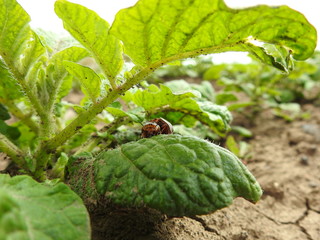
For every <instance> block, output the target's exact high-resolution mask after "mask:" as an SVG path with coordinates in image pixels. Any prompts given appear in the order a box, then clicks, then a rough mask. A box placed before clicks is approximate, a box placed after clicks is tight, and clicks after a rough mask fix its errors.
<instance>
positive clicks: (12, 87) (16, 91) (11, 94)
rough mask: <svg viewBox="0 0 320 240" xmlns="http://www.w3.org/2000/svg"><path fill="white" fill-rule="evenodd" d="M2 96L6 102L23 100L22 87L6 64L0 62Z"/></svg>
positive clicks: (0, 93) (0, 92)
mask: <svg viewBox="0 0 320 240" xmlns="http://www.w3.org/2000/svg"><path fill="white" fill-rule="evenodd" d="M0 79H1V81H0V96H1V97H2V98H4V99H6V100H13V99H18V98H21V97H22V96H23V95H22V91H21V88H20V85H18V84H17V83H16V81H15V80H14V78H13V77H12V75H11V74H10V72H9V70H8V68H7V67H6V66H5V64H4V62H3V61H2V60H0Z"/></svg>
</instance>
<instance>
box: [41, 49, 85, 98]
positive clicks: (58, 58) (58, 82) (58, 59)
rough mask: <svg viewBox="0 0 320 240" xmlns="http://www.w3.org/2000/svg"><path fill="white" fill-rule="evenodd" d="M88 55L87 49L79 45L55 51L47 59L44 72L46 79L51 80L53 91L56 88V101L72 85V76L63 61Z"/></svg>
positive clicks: (79, 58) (74, 59)
mask: <svg viewBox="0 0 320 240" xmlns="http://www.w3.org/2000/svg"><path fill="white" fill-rule="evenodd" d="M88 55H89V53H88V51H87V50H86V49H84V48H81V47H69V48H66V49H63V50H62V51H59V52H57V53H55V54H54V55H53V56H52V57H51V58H50V60H49V63H48V66H47V69H46V72H47V76H48V81H50V82H52V85H53V86H54V87H53V88H54V89H55V90H54V91H55V92H57V89H58V93H57V96H58V99H57V100H58V101H60V99H61V98H63V97H64V96H66V95H67V94H68V93H69V91H70V89H71V87H72V77H70V76H68V72H67V71H66V68H65V66H64V63H63V61H71V62H78V61H80V60H81V59H83V58H85V57H87V56H88Z"/></svg>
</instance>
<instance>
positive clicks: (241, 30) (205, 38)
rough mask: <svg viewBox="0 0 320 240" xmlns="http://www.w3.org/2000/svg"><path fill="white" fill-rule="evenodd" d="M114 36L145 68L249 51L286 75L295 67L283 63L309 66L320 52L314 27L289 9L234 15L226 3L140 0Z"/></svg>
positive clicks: (123, 12)
mask: <svg viewBox="0 0 320 240" xmlns="http://www.w3.org/2000/svg"><path fill="white" fill-rule="evenodd" d="M110 32H111V33H112V34H114V35H115V36H116V37H118V38H119V39H120V40H122V42H123V44H124V47H125V51H126V53H127V54H128V55H129V56H130V57H131V59H132V60H133V61H134V62H135V63H136V64H138V65H141V66H151V65H152V64H153V65H158V64H159V65H161V64H163V63H166V62H169V61H173V60H176V59H181V58H186V57H193V56H197V55H201V54H208V53H218V52H225V51H246V52H252V53H255V55H256V56H257V57H258V58H259V59H260V60H262V61H264V62H266V63H268V64H272V65H274V66H275V67H278V68H280V69H281V70H287V69H289V67H290V66H289V65H290V62H286V61H283V59H290V55H291V53H292V54H293V57H294V58H295V59H297V60H304V59H306V58H308V57H309V56H310V55H311V54H312V53H313V50H314V48H315V46H316V30H315V29H314V27H313V26H312V25H311V24H310V23H309V22H308V21H307V20H306V19H305V17H304V16H303V15H302V14H301V13H299V12H297V11H294V10H292V9H290V8H289V7H286V6H280V7H268V6H264V5H261V6H257V7H251V8H246V9H241V10H235V9H231V8H229V7H227V6H226V5H225V3H224V1H223V0H176V1H172V0H140V1H139V2H138V3H137V4H136V5H135V6H133V7H131V8H127V9H123V10H121V11H120V12H119V13H118V14H117V16H116V19H115V21H114V23H113V25H112V27H111V30H110ZM257 42H258V44H256V43H257ZM263 43H269V44H274V45H275V46H276V49H277V51H270V48H268V49H266V48H264V45H263ZM261 45H262V46H261ZM280 49H281V50H280ZM279 51H280V52H281V54H282V55H283V56H282V57H281V61H280V62H278V59H279V58H278V56H274V55H273V53H274V54H276V55H278V54H279Z"/></svg>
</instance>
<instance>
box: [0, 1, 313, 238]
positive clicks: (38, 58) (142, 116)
mask: <svg viewBox="0 0 320 240" xmlns="http://www.w3.org/2000/svg"><path fill="white" fill-rule="evenodd" d="M54 9H55V12H56V14H57V15H58V16H59V17H60V18H61V19H62V22H63V26H64V28H65V29H66V30H67V31H68V32H69V33H70V34H71V35H72V37H73V38H74V39H75V40H76V41H69V42H68V43H66V44H62V45H64V47H63V48H62V49H60V48H59V47H58V46H61V43H60V45H59V44H55V43H57V41H55V39H52V38H50V36H49V35H48V34H44V32H43V31H35V30H33V29H31V28H30V26H29V21H30V17H29V15H28V14H27V13H26V12H25V11H24V9H23V8H22V7H21V6H20V5H19V4H18V3H17V2H16V1H15V0H0V31H1V35H0V55H1V61H0V124H1V129H0V150H1V151H2V152H4V153H5V154H7V155H8V156H9V157H10V159H11V160H12V165H14V166H15V167H16V168H18V171H16V172H14V171H12V172H10V171H9V173H10V174H11V175H7V174H1V175H0V239H90V224H89V217H88V214H87V210H86V207H85V205H84V203H83V201H84V202H86V201H87V200H88V199H90V200H91V201H93V200H95V199H96V200H97V199H98V198H100V197H102V196H103V197H105V198H107V200H108V201H109V202H110V203H113V204H118V205H119V206H124V207H135V208H140V207H149V208H153V209H157V210H159V211H160V212H162V213H163V214H167V215H170V216H191V215H196V214H207V213H210V212H213V211H215V210H217V209H220V208H223V207H226V206H228V205H230V204H231V203H232V201H233V199H234V198H235V197H243V198H245V199H247V200H249V201H251V202H257V201H258V200H259V198H260V196H261V194H262V190H261V188H260V186H259V184H258V183H257V181H256V180H255V178H254V177H253V175H252V174H251V173H250V172H249V171H248V170H247V168H246V167H245V166H244V165H243V164H242V162H241V161H240V160H239V159H238V158H237V157H236V156H235V155H234V154H232V153H231V152H229V151H228V150H226V149H224V148H222V147H220V146H217V145H215V144H213V143H211V142H208V141H206V140H203V139H201V138H198V137H194V136H185V135H179V134H170V135H166V134H161V135H158V136H153V137H151V138H143V139H139V135H140V134H139V133H138V134H134V133H135V132H134V131H131V130H130V129H136V128H137V126H140V127H139V128H141V125H139V124H141V123H143V122H145V121H147V120H150V119H151V118H152V117H156V116H160V115H161V114H164V113H165V114H166V117H167V118H168V119H167V120H169V119H170V121H172V122H173V123H174V124H183V125H185V126H187V127H193V126H195V125H196V124H201V125H205V126H207V127H208V128H210V129H211V130H212V131H213V132H215V133H216V134H219V135H224V134H225V133H226V132H227V131H228V130H229V124H230V122H231V120H232V116H231V114H230V112H229V111H228V109H227V108H226V107H225V106H220V105H217V104H216V103H215V102H214V101H213V100H212V99H210V92H206V91H201V89H199V88H198V89H189V90H186V91H179V89H176V90H174V88H173V87H172V86H171V88H170V87H169V86H166V85H159V86H156V85H152V84H151V85H148V83H146V82H144V80H145V79H147V77H148V76H150V75H151V74H152V73H153V72H154V71H156V70H157V69H159V68H161V67H162V66H164V65H166V64H169V63H171V62H175V61H179V60H181V59H185V58H192V57H196V56H199V55H203V54H212V53H220V52H226V51H244V52H249V53H251V54H253V55H255V57H256V58H258V59H259V60H261V61H262V62H263V63H265V64H267V65H271V66H273V67H275V68H278V69H281V70H282V71H290V70H291V66H292V60H293V59H296V60H305V59H307V58H308V57H309V56H311V55H312V53H313V51H314V48H315V45H316V31H315V29H314V28H313V26H312V25H310V24H309V23H308V21H307V20H306V19H305V17H304V16H303V15H302V14H301V13H299V12H296V11H294V10H292V9H290V8H288V7H286V6H281V7H269V6H265V5H262V6H256V7H251V8H246V9H241V10H237V9H231V8H229V7H228V6H226V4H225V3H224V2H223V1H222V0H204V1H203V0H188V1H180V0H173V1H172V0H161V1H160V0H140V1H138V2H137V4H136V5H135V6H133V7H131V8H127V9H123V10H121V11H119V12H118V14H117V15H116V18H115V21H114V22H113V24H112V25H111V26H110V25H109V24H108V23H107V22H106V21H105V20H104V19H102V18H100V17H99V16H98V15H97V14H96V13H95V12H94V11H92V10H89V9H87V8H85V7H83V6H81V5H78V4H74V3H71V2H68V1H66V0H57V1H56V2H55V6H54ZM191 16H192V17H191ZM36 32H37V33H36ZM86 57H90V58H92V59H94V61H95V63H96V65H97V67H96V68H91V67H88V66H85V65H83V64H80V63H79V62H80V61H81V60H82V59H84V58H86ZM128 58H129V59H130V61H131V62H132V64H131V65H132V68H130V69H128V64H124V59H128ZM74 81H78V82H79V83H80V86H81V90H82V92H83V93H84V96H85V97H84V98H83V99H82V101H81V103H79V104H72V103H68V102H65V101H64V100H63V97H65V96H66V95H67V94H68V93H69V92H70V90H71V88H72V83H73V82H74ZM204 89H205V88H204ZM202 90H203V89H202ZM201 93H202V95H201ZM205 94H207V97H203V95H205ZM208 96H209V97H208ZM67 108H72V109H74V110H75V111H76V113H77V116H76V117H75V118H73V119H71V120H70V119H67V118H66V117H65V113H66V109H67ZM10 116H13V117H14V118H15V119H16V120H17V121H15V122H13V123H12V122H11V123H10V124H9V123H8V121H6V120H8V119H9V118H10ZM98 122H104V124H105V126H104V127H103V128H102V129H100V130H97V123H98ZM125 130H126V131H125ZM121 134H123V135H121ZM126 134H127V135H126ZM121 136H122V137H121ZM125 142H127V143H125ZM14 175H18V176H14ZM71 189H72V190H71Z"/></svg>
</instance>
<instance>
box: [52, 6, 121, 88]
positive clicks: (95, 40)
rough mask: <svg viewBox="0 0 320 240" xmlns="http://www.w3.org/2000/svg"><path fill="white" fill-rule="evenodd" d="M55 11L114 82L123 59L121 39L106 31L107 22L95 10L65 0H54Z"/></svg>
mask: <svg viewBox="0 0 320 240" xmlns="http://www.w3.org/2000/svg"><path fill="white" fill-rule="evenodd" d="M55 12H56V14H57V15H58V16H59V17H60V18H61V19H62V20H63V26H64V28H65V29H66V30H67V31H69V32H70V34H71V35H72V36H73V37H74V38H76V39H77V40H78V41H79V42H80V43H81V44H82V45H83V46H84V47H86V48H87V49H88V50H89V51H90V52H91V53H92V55H93V57H94V58H95V59H96V61H97V63H98V64H99V65H100V67H101V69H102V70H103V72H104V74H105V75H106V77H107V78H108V79H109V81H110V82H111V83H113V82H114V79H115V77H116V76H117V74H118V73H119V72H120V70H121V68H122V65H123V59H122V46H121V43H120V41H119V40H118V39H117V38H115V37H114V36H112V35H109V33H108V31H109V24H108V23H107V22H106V21H105V20H104V19H102V18H100V17H99V16H98V15H97V14H96V13H95V12H94V11H92V10H90V9H87V8H85V7H83V6H81V5H78V4H74V3H70V2H68V1H65V0H58V1H56V3H55Z"/></svg>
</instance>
